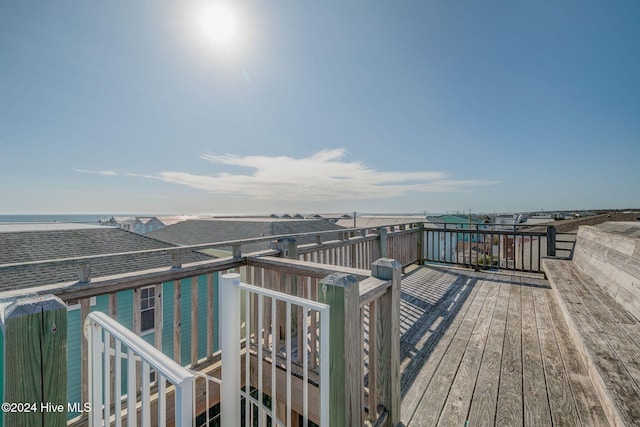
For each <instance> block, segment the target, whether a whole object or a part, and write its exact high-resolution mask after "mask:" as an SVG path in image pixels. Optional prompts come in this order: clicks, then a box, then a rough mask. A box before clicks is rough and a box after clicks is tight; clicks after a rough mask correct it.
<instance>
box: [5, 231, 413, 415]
mask: <svg viewBox="0 0 640 427" xmlns="http://www.w3.org/2000/svg"><path fill="white" fill-rule="evenodd" d="M370 231H371V230H365V229H362V230H354V231H350V232H348V234H347V233H346V232H345V233H344V234H343V236H342V239H340V240H337V241H336V240H333V241H327V242H323V241H322V237H323V235H324V234H323V233H311V234H313V235H315V236H317V237H316V243H313V244H309V245H303V246H300V248H298V247H297V245H296V244H295V241H292V240H291V239H292V236H286V238H285V239H279V243H278V244H277V245H275V246H274V247H273V249H270V250H266V251H262V252H260V253H253V254H244V255H243V254H242V250H241V248H242V245H243V244H248V243H255V242H259V241H266V240H267V239H266V238H259V239H250V240H243V241H232V242H220V243H215V244H211V245H193V246H187V247H178V248H167V249H162V250H158V251H156V252H165V253H170V254H171V259H172V263H171V265H167V267H165V268H156V269H151V270H145V271H139V272H130V273H127V274H122V275H117V276H110V277H97V278H94V277H91V263H92V262H97V261H100V262H104V261H105V260H107V261H108V259H109V258H110V257H114V256H122V255H123V254H117V255H103V256H89V257H78V258H72V259H63V260H59V261H56V260H47V261H44V262H41V263H37V262H35V263H34V262H26V263H13V264H5V265H0V274H2V270H3V269H19V268H28V267H32V266H34V265H39V266H40V267H46V266H48V265H52V266H53V265H55V266H60V265H77V266H78V267H79V271H80V274H79V279H80V280H78V281H77V282H70V283H61V284H52V285H47V286H42V287H38V288H29V289H18V290H16V291H11V292H7V293H3V294H0V297H4V298H9V299H13V300H20V299H21V298H24V297H25V296H27V295H33V294H34V293H35V294H48V295H49V294H50V295H55V297H56V298H59V300H61V301H62V302H63V303H65V304H67V305H75V304H78V305H79V306H80V316H79V319H78V321H77V323H78V324H77V325H75V321H74V325H70V327H69V330H70V331H71V330H73V331H78V332H74V333H73V336H69V337H68V339H69V340H72V341H75V342H78V341H79V345H80V352H79V354H80V360H79V362H80V363H79V366H80V369H81V372H80V375H79V378H80V379H79V383H78V384H69V388H70V389H76V388H78V387H79V388H80V390H81V393H80V397H79V399H80V402H78V404H79V406H81V404H83V403H85V402H88V377H89V375H88V371H87V364H88V363H87V362H88V360H87V355H88V351H87V350H88V348H87V342H86V340H85V339H84V338H83V337H82V333H81V330H82V326H81V325H82V324H83V322H84V321H85V319H86V318H87V316H88V314H89V313H90V311H92V310H93V309H95V308H92V301H93V300H95V298H98V303H97V305H98V308H99V309H100V310H101V311H104V312H105V313H107V314H108V315H109V316H110V317H112V318H115V319H118V320H119V321H122V320H124V323H125V324H127V323H128V324H129V326H128V327H130V328H131V329H132V330H133V331H134V332H135V333H137V334H138V335H139V334H140V333H141V332H142V323H143V319H142V316H141V311H142V308H143V304H145V306H146V305H147V304H149V292H147V293H146V295H145V297H146V298H143V297H142V290H143V288H147V287H149V286H151V287H152V289H153V297H152V298H151V299H152V300H153V303H154V306H155V307H157V308H159V307H163V309H162V310H160V309H158V310H157V311H156V316H155V319H154V332H153V334H150V335H148V336H146V339H147V340H148V341H150V343H151V344H153V345H154V346H155V347H156V348H158V349H160V350H161V351H164V353H165V354H168V355H169V356H170V357H172V358H173V359H174V360H175V361H176V362H178V363H180V364H182V365H183V366H187V367H190V368H193V369H200V368H202V369H205V368H207V367H208V366H211V365H212V364H215V363H217V362H218V361H219V356H218V353H217V352H216V350H217V346H216V340H217V336H218V330H217V328H218V325H217V323H216V321H215V312H214V306H215V304H216V303H217V290H216V288H217V277H218V275H219V274H220V273H225V272H228V271H229V270H231V269H234V270H236V271H240V272H241V274H242V275H243V280H244V281H246V282H247V283H251V284H254V285H257V286H264V287H268V288H271V289H276V290H280V291H284V292H287V293H290V294H292V295H298V296H300V297H303V298H307V299H312V300H316V301H317V300H321V299H322V298H323V296H322V294H321V292H320V291H319V289H320V288H322V286H323V285H322V284H321V283H320V282H321V280H323V279H324V278H326V277H327V276H328V275H331V274H344V275H348V277H351V278H352V279H353V280H355V281H356V282H357V283H359V282H360V281H361V280H364V279H366V278H369V277H370V276H371V268H372V265H373V261H374V260H375V259H377V258H380V255H382V254H385V252H386V253H388V252H390V251H389V247H388V246H387V245H383V243H385V242H384V240H383V239H382V238H381V235H383V236H386V235H387V231H386V230H385V229H381V230H377V231H378V233H377V234H374V233H371V232H370ZM398 233H399V234H402V235H403V236H404V235H407V236H408V235H409V234H410V231H409V230H403V231H399V232H398ZM308 234H309V233H307V234H305V235H308ZM388 234H389V237H392V238H393V236H394V233H393V232H390V233H388ZM293 237H295V236H293ZM268 240H271V238H270V239H268ZM386 243H387V244H389V240H387V242H386ZM220 246H223V247H224V246H228V247H232V248H233V255H232V256H229V257H225V258H218V259H212V260H208V261H200V262H195V263H189V264H183V263H182V262H181V258H182V254H183V253H185V252H186V251H194V250H197V251H201V250H205V249H208V248H211V247H220ZM149 252H151V251H138V252H134V253H129V254H127V256H131V257H135V256H138V255H140V254H147V253H149ZM414 252H415V251H414ZM387 282H388V283H391V282H390V281H388V280H387V281H386V282H385V283H387ZM367 286H369V287H370V285H367ZM385 286H387V288H391V286H390V285H389V284H387V285H385ZM396 286H397V287H398V289H397V292H398V295H399V283H397V284H396ZM380 287H383V285H380ZM385 289H386V288H385ZM389 292H391V291H389ZM394 292H396V291H394ZM379 294H380V296H381V295H383V294H385V292H381V293H379ZM371 304H373V308H371ZM383 305H384V304H382V303H380V304H378V305H377V307H376V302H375V301H374V300H371V301H368V302H367V304H366V308H365V306H363V307H362V308H363V310H366V312H367V313H374V314H373V316H374V317H373V318H374V319H376V318H377V315H376V314H375V313H378V312H380V310H381V308H380V307H381V306H383ZM269 310H270V307H269V306H268V305H266V306H265V310H264V315H265V319H264V323H263V325H264V326H263V328H271V329H270V330H276V331H278V330H282V328H283V327H284V325H282V323H281V322H282V319H284V316H275V318H276V324H275V325H271V324H270V323H269V322H270V318H269V316H270V311H269ZM276 310H280V311H282V307H276ZM171 311H172V312H173V313H172V314H171V315H170V312H171ZM359 312H360V306H358V308H357V309H356V311H355V313H359ZM364 313H365V311H362V314H361V316H359V317H358V318H357V320H356V321H357V322H358V323H357V326H356V325H355V324H354V323H351V324H350V325H349V328H351V329H352V330H358V331H361V335H360V339H359V340H356V341H353V338H354V337H350V338H349V342H352V343H358V342H360V346H359V347H360V350H359V353H360V354H361V356H360V359H359V360H361V361H364V360H365V358H364V357H362V355H364V354H365V351H366V353H367V354H368V358H367V359H366V360H367V361H368V360H374V359H375V358H376V357H377V356H376V351H375V350H376V347H375V346H373V347H370V348H369V347H366V344H365V341H364V340H365V334H366V332H362V331H363V328H362V319H363V318H364V317H365V315H364ZM123 316H124V317H123ZM253 316H254V321H253V322H249V323H251V324H248V325H245V327H247V328H250V330H251V331H252V332H253V337H254V340H255V337H256V336H259V335H261V334H257V333H256V332H257V331H256V325H257V319H255V317H256V316H257V314H253ZM380 316H382V315H380ZM384 316H386V317H385V318H390V316H391V314H386V315H384ZM384 316H383V317H384ZM169 317H170V318H169ZM294 318H295V319H296V321H295V322H294V325H295V324H297V325H299V324H301V322H302V319H301V316H300V313H296V314H295V316H294ZM314 320H315V319H313V317H311V319H310V325H309V331H310V334H311V339H310V341H309V342H310V343H311V344H310V346H309V347H310V348H309V350H308V351H309V352H310V353H311V357H310V359H309V363H310V365H311V368H314V367H315V365H316V364H317V356H316V355H317V353H316V352H317V347H316V345H315V343H316V340H315V337H314V336H313V335H314V334H315V333H316V332H315V331H316V322H314ZM369 323H370V324H371V322H369ZM373 323H374V325H373V326H372V328H373V330H374V331H375V330H376V329H375V322H373ZM186 324H189V325H190V326H193V325H196V324H197V325H198V327H186ZM338 324H339V325H341V326H342V327H343V328H344V327H346V326H345V325H346V324H345V323H344V322H340V323H338ZM294 327H295V326H294ZM380 329H382V328H380ZM265 330H266V329H265ZM302 330H303V328H296V331H297V332H296V334H297V343H298V344H297V345H298V346H299V347H298V348H302V347H303V344H302V343H303V342H304V340H303V338H302V337H301V336H300V334H301V331H302ZM365 331H366V329H365ZM163 332H164V333H163ZM76 334H77V335H76ZM337 336H339V335H337ZM396 337H399V334H396ZM263 338H264V339H274V338H273V334H271V337H269V336H268V334H264V335H263ZM367 340H368V341H369V342H370V341H372V340H373V342H374V343H375V337H374V338H367ZM203 342H204V344H203ZM250 344H251V345H254V346H255V345H257V343H255V342H252V343H250ZM5 345H7V346H13V345H19V343H13V342H12V343H9V342H5ZM203 347H204V348H203ZM372 358H374V359H372ZM298 359H300V360H302V354H301V353H298ZM384 360H385V362H384V363H387V362H388V360H389V358H388V357H387V356H385V358H384ZM77 365H78V364H75V363H74V367H77ZM373 365H374V369H373V374H375V373H376V372H382V373H384V372H386V371H385V370H380V369H378V370H377V371H376V367H377V366H379V364H376V363H373ZM360 366H361V368H360V371H361V372H362V373H363V375H365V374H366V378H368V376H370V375H373V374H371V373H369V371H368V369H370V368H367V369H365V366H367V365H365V364H364V363H360ZM72 368H73V367H72ZM207 369H208V368H207ZM217 369H219V368H217ZM21 374H25V375H30V373H29V372H27V371H26V370H25V372H21ZM374 376H375V375H374ZM364 378H365V377H363V376H362V375H361V376H359V377H358V381H359V382H358V384H359V385H358V386H354V387H358V389H360V390H361V391H360V393H359V396H370V398H367V404H366V405H364V404H362V402H363V399H360V400H359V402H360V403H361V405H360V406H359V410H357V411H356V410H355V409H353V408H350V410H352V411H354V413H355V412H357V413H358V414H359V415H358V416H359V417H361V418H362V417H363V414H368V415H364V416H366V417H368V418H372V417H373V415H374V414H377V413H378V406H380V407H381V408H387V409H386V410H387V412H388V413H390V412H391V411H393V410H394V409H395V407H394V405H393V404H391V403H389V402H386V403H385V404H376V403H375V401H376V400H377V399H378V395H380V393H379V392H376V391H375V390H376V389H379V387H377V386H376V384H378V383H384V384H387V383H389V382H390V380H388V379H385V380H379V381H378V380H372V381H369V382H368V384H369V385H368V386H367V388H366V389H365V388H364V384H365V382H364ZM343 381H344V380H343V379H341V380H340V382H341V383H342V384H343V385H344V382H343ZM137 382H138V384H140V383H141V379H138V381H137ZM371 389H373V390H374V392H373V394H371V392H370V391H365V390H371ZM196 400H197V402H196V404H197V411H198V412H201V411H203V410H204V409H205V408H206V407H207V406H208V405H210V404H211V402H212V399H210V398H207V399H204V398H202V399H198V398H196ZM387 400H388V399H387ZM343 403H344V401H343ZM397 406H398V408H399V400H398V402H397ZM365 407H366V408H367V410H366V411H365V409H364V408H365ZM387 412H385V413H387ZM86 415H87V414H86V413H84V414H81V416H80V417H79V418H76V419H75V421H74V422H73V423H74V424H76V425H84V424H86V420H87V418H86ZM386 416H387V417H388V414H387V415H386Z"/></svg>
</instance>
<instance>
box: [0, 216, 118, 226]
mask: <svg viewBox="0 0 640 427" xmlns="http://www.w3.org/2000/svg"><path fill="white" fill-rule="evenodd" d="M112 216H113V215H97V214H92V215H0V222H74V223H81V224H98V223H99V222H100V221H108V220H109V218H111V217H112ZM123 216H129V215H123Z"/></svg>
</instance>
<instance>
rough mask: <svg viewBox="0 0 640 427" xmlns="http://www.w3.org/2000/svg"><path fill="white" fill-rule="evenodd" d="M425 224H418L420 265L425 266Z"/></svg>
mask: <svg viewBox="0 0 640 427" xmlns="http://www.w3.org/2000/svg"><path fill="white" fill-rule="evenodd" d="M424 249H425V245H424V222H421V223H419V224H418V265H424Z"/></svg>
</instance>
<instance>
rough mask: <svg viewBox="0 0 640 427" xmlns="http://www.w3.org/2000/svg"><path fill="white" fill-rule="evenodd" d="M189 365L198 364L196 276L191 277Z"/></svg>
mask: <svg viewBox="0 0 640 427" xmlns="http://www.w3.org/2000/svg"><path fill="white" fill-rule="evenodd" d="M190 344H191V366H196V365H197V364H198V277H197V276H194V277H192V278H191V343H190Z"/></svg>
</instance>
